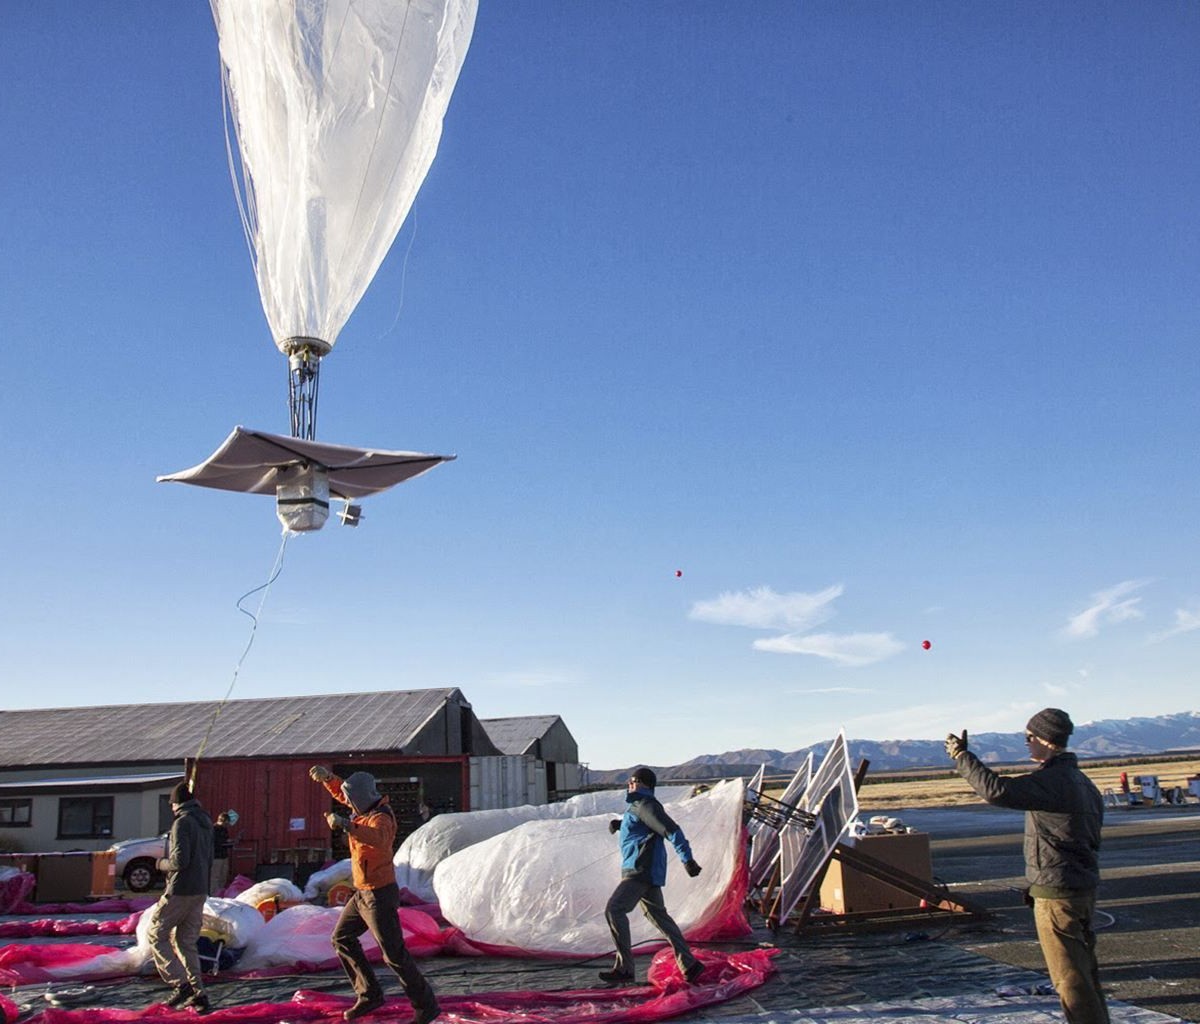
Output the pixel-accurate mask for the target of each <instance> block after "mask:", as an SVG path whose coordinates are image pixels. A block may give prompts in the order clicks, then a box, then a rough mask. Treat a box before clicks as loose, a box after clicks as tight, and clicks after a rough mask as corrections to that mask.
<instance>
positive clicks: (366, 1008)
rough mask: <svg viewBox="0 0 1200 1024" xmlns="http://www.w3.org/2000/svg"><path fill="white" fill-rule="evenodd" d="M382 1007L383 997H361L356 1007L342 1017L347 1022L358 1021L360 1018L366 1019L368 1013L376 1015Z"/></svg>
mask: <svg viewBox="0 0 1200 1024" xmlns="http://www.w3.org/2000/svg"><path fill="white" fill-rule="evenodd" d="M382 1005H383V996H382V995H375V996H359V997H358V999H357V1000H356V1001H355V1003H354V1005H353V1006H352V1007H350V1009H348V1010H347V1011H346V1012H345V1013H343V1014H342V1017H343V1018H345V1019H346V1020H358V1018H359V1017H365V1016H366V1015H367V1014H368V1013H374V1012H375V1011H376V1010H378V1009H379V1008H380V1007H381V1006H382Z"/></svg>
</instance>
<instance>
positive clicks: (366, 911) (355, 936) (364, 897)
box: [332, 885, 434, 1007]
mask: <svg viewBox="0 0 1200 1024" xmlns="http://www.w3.org/2000/svg"><path fill="white" fill-rule="evenodd" d="M399 910H400V887H399V886H398V885H385V886H384V887H383V888H382V889H356V890H355V892H354V895H353V896H351V897H350V900H349V902H348V903H347V904H346V905H345V906H344V907H343V908H342V916H341V917H339V918H338V923H337V926H336V927H335V928H334V929H333V935H332V940H333V951H334V952H335V953H336V954H337V958H338V960H340V961H341V963H342V970H344V971H345V972H346V977H347V978H349V979H350V984H351V985H352V986H353V987H354V991H355V993H356V994H357V995H358V996H359V997H360V998H366V999H374V998H376V997H380V996H382V995H383V989H382V988H380V986H379V979H378V978H376V977H375V971H374V970H373V969H372V967H371V964H370V963H369V962H368V961H367V956H366V954H365V953H364V952H363V948H362V943H361V942H359V938H360V937H361V936H362V933H363V932H365V931H370V933H371V934H372V935H373V936H375V941H376V942H378V943H379V948H380V949H381V950H382V951H383V962H384V963H385V964H387V965H388V966H389V967H390V968H391V969H392V970H393V971H395V972H396V976H397V977H398V978H399V979H400V983H401V984H402V985H403V986H404V994H405V995H406V996H408V1001H409V1002H410V1003H412V1004H413V1006H417V1007H421V1006H429V1004H430V1003H432V1002H433V1001H434V997H433V988H432V987H431V986H430V984H429V982H428V981H426V980H425V975H423V974H422V973H421V972H420V971H419V970H418V969H417V965H416V962H415V961H414V960H413V958H412V955H411V954H410V953H409V952H408V949H407V948H406V947H405V945H404V930H403V929H402V928H401V927H400V916H399Z"/></svg>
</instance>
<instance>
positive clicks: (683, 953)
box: [604, 878, 696, 974]
mask: <svg viewBox="0 0 1200 1024" xmlns="http://www.w3.org/2000/svg"><path fill="white" fill-rule="evenodd" d="M639 903H640V904H641V905H642V913H643V914H645V915H646V917H647V919H648V920H649V921H650V923H651V924H652V925H654V927H655V928H657V929H658V930H659V931H660V932H661V933H662V936H663V938H664V939H666V940H667V942H668V943H670V946H671V949H672V950H673V951H674V953H675V962H676V963H677V964H679V969H680V971H685V972H686V971H687V969H688V968H689V967H691V966H692V964H694V963H695V962H696V958H695V957H694V956H692V951H691V949H690V948H689V946H688V944H687V940H686V939H685V938H684V937H683V932H681V931H680V930H679V925H677V924H676V923H675V921H674V919H673V918H672V917H671V915H670V914H668V913H667V907H666V904H665V903H663V893H662V889H661V888H660V887H659V886H657V885H651V884H650V883H649V882H643V881H640V880H639V879H636V878H625V879H622V880H621V884H620V885H618V886H617V887H616V889H614V890H613V894H612V895H611V896H610V897H609V898H608V905H607V906H606V907H605V908H604V919H605V920H606V921H608V930H609V931H610V932H612V937H613V944H614V945H615V946H616V948H617V956H616V961H615V962H614V964H613V967H614V968H615V969H616V970H618V971H628V972H629V973H630V974H634V973H636V972H635V971H634V966H633V946H632V944H631V940H630V936H629V912H630V911H631V910H632V909H633V908H634V907H636V906H637V905H638V904H639Z"/></svg>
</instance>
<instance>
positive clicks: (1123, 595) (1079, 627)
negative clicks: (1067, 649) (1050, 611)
mask: <svg viewBox="0 0 1200 1024" xmlns="http://www.w3.org/2000/svg"><path fill="white" fill-rule="evenodd" d="M1146 583H1147V581H1146V580H1124V581H1123V582H1121V583H1118V584H1117V585H1116V586H1115V587H1109V588H1108V589H1107V590H1098V591H1096V593H1094V594H1093V595H1092V596H1091V602H1092V603H1091V604H1090V605H1088V606H1087V607H1086V608H1085V609H1084V610H1083V611H1081V612H1077V613H1076V614H1075V615H1072V616H1071V618H1070V619H1069V620H1068V621H1067V624H1066V625H1065V626H1064V627H1063V628H1062V635H1063V636H1065V637H1067V638H1068V639H1071V640H1082V639H1086V638H1087V637H1093V636H1095V635H1096V634H1097V633H1099V632H1100V627H1101V626H1115V625H1117V624H1119V623H1122V622H1129V621H1131V620H1133V619H1141V618H1144V617H1145V614H1144V613H1143V612H1142V610H1141V608H1139V607H1138V605H1139V604H1140V603H1141V600H1142V599H1141V598H1140V597H1134V596H1132V595H1134V594H1136V593H1137V592H1138V591H1139V590H1141V589H1142V587H1144V586H1145V585H1146Z"/></svg>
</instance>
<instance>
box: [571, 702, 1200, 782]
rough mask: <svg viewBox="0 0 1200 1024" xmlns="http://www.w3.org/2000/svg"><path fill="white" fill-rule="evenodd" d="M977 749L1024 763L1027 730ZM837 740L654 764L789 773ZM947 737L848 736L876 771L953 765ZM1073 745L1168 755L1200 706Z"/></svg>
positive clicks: (1107, 725)
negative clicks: (946, 746) (787, 750)
mask: <svg viewBox="0 0 1200 1024" xmlns="http://www.w3.org/2000/svg"><path fill="white" fill-rule="evenodd" d="M968 739H969V742H970V746H971V750H972V751H974V752H975V753H976V754H977V755H978V756H979V757H980V758H981V759H982V760H984V761H989V762H992V763H1000V764H1005V763H1011V762H1021V761H1024V760H1025V759H1026V757H1027V754H1026V751H1025V734H1024V732H1023V731H1022V732H1015V733H1001V732H983V733H979V734H978V735H974V736H968ZM832 740H833V737H832V736H831V737H830V738H829V740H828V741H826V742H824V743H816V744H813V746H811V747H803V748H802V749H800V750H793V751H791V752H790V753H785V752H784V751H782V750H730V751H726V752H725V753H724V754H706V755H703V756H701V757H695V758H692V760H690V761H686V762H684V763H683V764H677V765H665V766H657V765H652V766H651V767H653V768H654V770H655V772H656V773H657V774H658V777H659V779H660V780H662V781H664V782H665V781H672V780H679V779H687V780H695V779H723V778H731V777H733V776H736V775H743V776H747V777H748V776H751V775H753V774H754V773H755V772H756V771H758V769H759V768H760V767H761V766H762V765H764V764H765V765H766V766H767V774H768V775H789V774H791V773H792V772H794V771H795V770H796V769H797V768H798V767H800V765H801V764H802V763H803V762H804V759H805V758H806V757H808V755H809V753H810V752H812V753H814V754H815V755H816V762H817V763H820V759H821V757H822V756H823V755H824V753H825V751H826V750H827V749H828V747H829V743H830V742H831V741H832ZM942 743H943V741H942V740H847V746H848V747H849V749H850V763H851V764H858V762H859V761H861V760H862V759H863V758H866V759H867V760H869V761H870V762H871V770H872V771H873V772H884V771H902V770H904V769H906V768H913V769H916V768H938V767H944V768H948V767H949V766H950V762H949V761H948V760H947V758H946V752H945V749H944V748H943V746H942ZM1071 749H1072V750H1073V751H1075V753H1077V754H1079V756H1080V757H1085V758H1095V757H1132V756H1135V755H1140V754H1165V753H1173V752H1182V751H1188V750H1197V749H1200V711H1181V712H1180V713H1179V714H1175V715H1159V716H1158V717H1157V718H1123V719H1104V720H1102V721H1099V722H1086V723H1084V724H1082V725H1076V726H1075V734H1074V735H1073V736H1072V737H1071ZM634 767H637V766H636V765H630V766H629V767H628V768H620V769H614V770H612V771H597V770H595V769H593V770H591V771H589V773H588V777H589V780H590V781H591V782H593V783H610V782H611V783H620V782H621V781H622V780H623V779H625V778H626V777H627V776H628V774H629V771H630V769H631V768H634Z"/></svg>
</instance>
